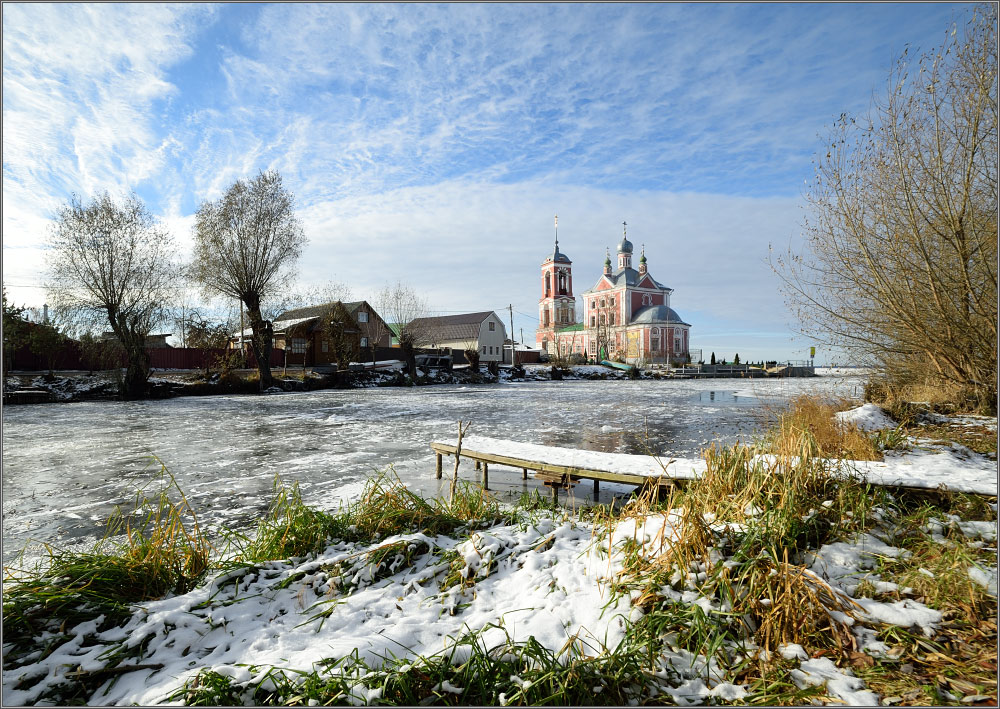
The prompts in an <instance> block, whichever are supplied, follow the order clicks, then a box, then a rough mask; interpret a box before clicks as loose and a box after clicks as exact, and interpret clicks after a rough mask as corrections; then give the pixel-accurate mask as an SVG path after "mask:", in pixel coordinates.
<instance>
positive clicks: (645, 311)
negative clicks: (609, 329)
mask: <svg viewBox="0 0 1000 709" xmlns="http://www.w3.org/2000/svg"><path fill="white" fill-rule="evenodd" d="M636 323H638V324H645V323H648V324H659V323H668V324H670V323H679V324H681V325H688V326H689V327H690V323H686V322H684V321H683V320H681V316H680V315H678V314H677V311H676V310H674V309H673V308H668V307H667V306H666V305H647V306H646V307H645V308H642V309H641V310H638V311H636V313H635V314H634V315H633V316H632V321H631V323H630V324H636Z"/></svg>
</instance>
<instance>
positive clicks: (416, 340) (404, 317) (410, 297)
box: [375, 282, 430, 377]
mask: <svg viewBox="0 0 1000 709" xmlns="http://www.w3.org/2000/svg"><path fill="white" fill-rule="evenodd" d="M375 309H376V310H377V311H378V313H379V314H380V315H381V316H382V318H383V319H384V320H385V321H386V323H388V324H389V327H395V329H396V333H397V334H396V339H397V341H398V342H399V349H400V350H402V354H403V360H404V361H405V362H406V370H407V371H408V372H409V373H410V376H411V377H416V376H417V360H416V352H417V349H418V348H420V347H423V346H424V345H426V344H428V343H429V341H430V333H429V332H428V330H427V326H426V323H425V322H424V318H425V317H426V315H427V303H426V302H425V301H424V300H423V298H421V297H420V296H418V295H417V293H416V292H415V291H414V290H413V289H412V288H411V287H409V286H407V285H404V284H403V283H400V282H397V283H396V284H395V285H387V286H385V287H383V288H382V289H381V290H380V291H379V292H378V293H377V294H376V295H375Z"/></svg>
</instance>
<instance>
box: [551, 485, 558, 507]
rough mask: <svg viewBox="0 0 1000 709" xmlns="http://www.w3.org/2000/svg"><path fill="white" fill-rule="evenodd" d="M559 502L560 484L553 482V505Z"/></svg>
mask: <svg viewBox="0 0 1000 709" xmlns="http://www.w3.org/2000/svg"><path fill="white" fill-rule="evenodd" d="M558 504H559V484H558V483H552V506H553V507H555V506H556V505H558Z"/></svg>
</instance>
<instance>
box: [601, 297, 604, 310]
mask: <svg viewBox="0 0 1000 709" xmlns="http://www.w3.org/2000/svg"><path fill="white" fill-rule="evenodd" d="M601 307H602V308H603V307H604V298H601Z"/></svg>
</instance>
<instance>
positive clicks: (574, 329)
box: [556, 322, 583, 334]
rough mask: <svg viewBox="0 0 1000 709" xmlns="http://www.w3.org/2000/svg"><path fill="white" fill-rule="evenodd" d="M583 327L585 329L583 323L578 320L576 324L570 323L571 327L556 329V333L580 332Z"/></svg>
mask: <svg viewBox="0 0 1000 709" xmlns="http://www.w3.org/2000/svg"><path fill="white" fill-rule="evenodd" d="M582 329H583V323H582V322H578V323H577V324H575V325H570V326H569V327H564V328H562V329H561V330H556V333H557V334H558V333H560V332H579V331H580V330H582Z"/></svg>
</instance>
